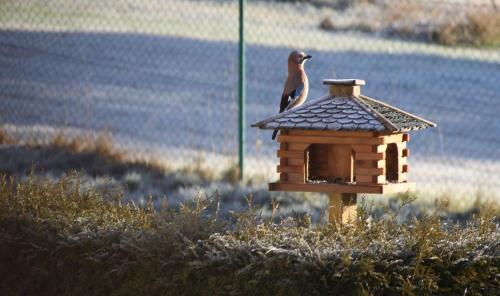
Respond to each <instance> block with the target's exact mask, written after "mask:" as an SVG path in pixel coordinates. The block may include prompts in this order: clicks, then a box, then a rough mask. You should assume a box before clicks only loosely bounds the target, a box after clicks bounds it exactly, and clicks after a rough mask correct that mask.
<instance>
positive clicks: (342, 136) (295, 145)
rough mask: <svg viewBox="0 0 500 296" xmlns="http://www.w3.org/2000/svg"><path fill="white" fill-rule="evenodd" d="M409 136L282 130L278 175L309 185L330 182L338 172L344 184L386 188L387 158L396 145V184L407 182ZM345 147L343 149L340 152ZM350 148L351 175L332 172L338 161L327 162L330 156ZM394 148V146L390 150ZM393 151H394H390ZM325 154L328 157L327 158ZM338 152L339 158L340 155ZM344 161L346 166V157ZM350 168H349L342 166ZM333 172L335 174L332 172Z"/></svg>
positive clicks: (282, 179) (293, 181)
mask: <svg viewBox="0 0 500 296" xmlns="http://www.w3.org/2000/svg"><path fill="white" fill-rule="evenodd" d="M408 140H409V136H408V135H407V134H403V133H398V134H379V133H374V132H335V131H311V130H288V131H286V130H282V131H281V134H280V135H279V136H278V141H279V142H280V149H279V150H278V152H277V155H278V157H279V158H280V164H279V165H278V168H277V171H278V173H280V182H284V183H299V184H303V183H306V182H307V181H308V180H309V178H310V177H320V178H321V177H324V178H329V177H332V176H334V175H335V174H339V171H343V172H342V173H340V174H341V177H342V179H344V181H347V182H349V181H355V182H356V183H359V184H384V183H386V169H387V168H386V156H387V147H388V145H389V144H394V145H395V146H392V147H396V148H395V149H396V150H397V151H396V153H395V154H394V155H395V157H396V158H397V161H393V163H394V162H395V163H397V180H396V179H395V180H394V181H396V182H405V181H407V172H408V169H409V167H408V164H407V157H408V156H409V150H408V148H407V147H406V142H407V141H408ZM341 147H342V148H341ZM345 147H348V148H349V149H350V150H351V151H352V154H351V155H352V156H351V157H353V160H351V161H353V162H352V166H351V173H350V174H348V173H345V172H346V171H347V170H348V169H339V168H333V169H332V164H333V163H334V161H335V163H337V162H338V159H337V160H331V159H330V161H329V160H328V157H329V155H334V154H335V152H332V149H333V150H339V149H340V150H343V151H345ZM389 147H391V146H389ZM391 149H394V148H391ZM325 153H326V155H325ZM339 153H340V152H337V153H336V155H340V154H339ZM344 155H346V156H345V157H344V158H346V159H345V161H346V162H348V161H349V160H348V159H347V156H348V155H347V153H344ZM342 167H343V168H348V165H347V164H345V165H344V164H343V165H342ZM332 170H333V171H332Z"/></svg>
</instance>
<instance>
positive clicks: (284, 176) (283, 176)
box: [280, 173, 288, 182]
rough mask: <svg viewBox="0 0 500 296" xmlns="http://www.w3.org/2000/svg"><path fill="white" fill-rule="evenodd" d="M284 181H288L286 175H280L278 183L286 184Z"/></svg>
mask: <svg viewBox="0 0 500 296" xmlns="http://www.w3.org/2000/svg"><path fill="white" fill-rule="evenodd" d="M286 181H288V174H287V173H280V182H286Z"/></svg>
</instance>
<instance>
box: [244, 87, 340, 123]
mask: <svg viewBox="0 0 500 296" xmlns="http://www.w3.org/2000/svg"><path fill="white" fill-rule="evenodd" d="M331 97H333V96H332V95H330V94H328V95H325V96H322V97H319V98H317V99H315V100H312V101H309V102H307V103H305V104H302V105H301V106H298V107H295V108H292V109H289V110H286V111H283V112H281V113H278V114H276V115H274V116H271V117H269V118H268V119H266V120H262V121H259V122H257V123H254V124H251V125H250V126H251V127H259V126H261V125H263V124H266V123H269V122H271V121H273V120H275V119H278V118H281V117H284V116H286V115H288V114H290V113H292V112H295V111H298V110H302V109H304V108H306V107H309V106H311V105H313V104H315V103H318V102H321V101H324V100H326V99H329V98H331Z"/></svg>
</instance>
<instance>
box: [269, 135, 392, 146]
mask: <svg viewBox="0 0 500 296" xmlns="http://www.w3.org/2000/svg"><path fill="white" fill-rule="evenodd" d="M278 141H279V142H287V143H309V144H346V145H359V144H368V145H381V144H384V139H383V138H361V137H360V138H348V137H345V138H344V137H320V136H281V135H280V136H278Z"/></svg>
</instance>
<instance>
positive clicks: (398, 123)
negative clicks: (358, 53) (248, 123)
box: [252, 95, 436, 132]
mask: <svg viewBox="0 0 500 296" xmlns="http://www.w3.org/2000/svg"><path fill="white" fill-rule="evenodd" d="M252 126H253V127H259V128H261V129H304V130H334V131H377V132H406V131H412V130H419V129H424V128H428V127H435V126H436V124H435V123H433V122H430V121H428V120H425V119H422V118H420V117H417V116H415V115H413V114H410V113H408V112H405V111H403V110H400V109H398V108H395V107H393V106H391V105H388V104H386V103H383V102H381V101H378V100H375V99H372V98H370V97H367V96H364V95H359V96H357V95H351V96H335V95H328V96H325V97H322V98H319V99H316V100H312V101H310V102H307V103H305V104H303V105H302V106H300V107H296V108H293V109H290V110H288V111H285V112H283V113H280V114H278V115H275V116H272V117H270V118H268V119H266V120H263V121H260V122H258V123H255V124H253V125H252Z"/></svg>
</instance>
